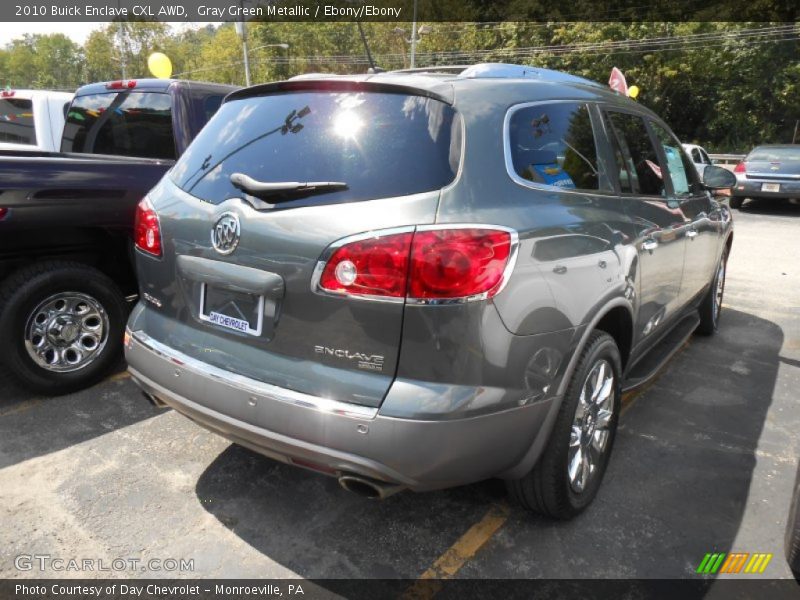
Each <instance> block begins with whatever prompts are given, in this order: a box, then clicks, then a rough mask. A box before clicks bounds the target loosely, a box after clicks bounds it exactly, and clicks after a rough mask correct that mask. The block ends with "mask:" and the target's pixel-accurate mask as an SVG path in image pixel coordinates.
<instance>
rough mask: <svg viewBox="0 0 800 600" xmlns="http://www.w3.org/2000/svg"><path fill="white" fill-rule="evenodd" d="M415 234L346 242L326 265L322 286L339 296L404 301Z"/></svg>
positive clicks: (320, 282)
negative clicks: (379, 297)
mask: <svg viewBox="0 0 800 600" xmlns="http://www.w3.org/2000/svg"><path fill="white" fill-rule="evenodd" d="M413 235H414V234H413V233H412V232H408V233H399V234H393V235H385V236H377V237H370V238H366V239H362V240H357V241H352V242H350V243H345V244H344V245H342V246H340V247H339V248H337V249H336V250H335V251H334V253H333V254H332V255H331V257H330V258H329V259H328V262H327V263H325V269H324V270H323V271H322V276H321V277H320V281H319V285H320V287H321V288H322V289H323V290H326V291H328V292H334V293H337V294H347V295H358V296H385V297H389V298H402V297H403V296H405V295H406V281H407V278H408V254H409V249H410V248H411V239H412V238H413Z"/></svg>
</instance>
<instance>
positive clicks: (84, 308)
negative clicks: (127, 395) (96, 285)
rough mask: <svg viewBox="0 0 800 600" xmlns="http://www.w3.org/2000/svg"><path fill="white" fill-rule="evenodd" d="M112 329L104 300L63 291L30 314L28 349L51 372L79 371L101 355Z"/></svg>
mask: <svg viewBox="0 0 800 600" xmlns="http://www.w3.org/2000/svg"><path fill="white" fill-rule="evenodd" d="M108 330H109V325H108V315H107V314H106V311H105V310H103V306H102V305H101V304H100V302H98V301H97V300H96V299H95V298H92V297H91V296H88V295H86V294H81V293H78V292H62V293H58V294H54V295H52V296H50V297H49V298H47V299H45V300H44V301H43V302H41V303H40V304H39V305H38V306H37V307H36V308H35V309H33V311H32V312H31V313H30V315H29V316H28V319H27V323H26V325H25V349H26V350H27V351H28V355H29V356H30V357H31V359H33V361H34V362H35V363H36V364H37V365H39V366H40V367H42V368H43V369H45V370H47V371H52V372H57V373H68V372H71V371H77V370H79V369H83V368H85V367H86V366H88V365H90V364H91V363H92V362H93V361H94V360H95V359H97V357H98V356H100V354H101V353H102V351H103V348H104V347H105V345H106V341H107V340H108Z"/></svg>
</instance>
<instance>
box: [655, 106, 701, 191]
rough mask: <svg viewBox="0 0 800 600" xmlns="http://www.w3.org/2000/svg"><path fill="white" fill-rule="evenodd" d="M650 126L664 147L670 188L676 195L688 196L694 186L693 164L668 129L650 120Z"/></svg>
mask: <svg viewBox="0 0 800 600" xmlns="http://www.w3.org/2000/svg"><path fill="white" fill-rule="evenodd" d="M650 126H651V127H652V128H653V131H654V132H655V134H656V138H658V141H659V143H660V144H661V147H662V148H663V149H664V156H666V157H667V169H668V170H669V176H670V179H671V180H672V189H673V190H674V192H675V195H676V196H688V195H689V194H691V192H692V189H693V187H694V176H695V173H696V171H695V170H694V165H693V164H692V163H691V162H690V161H689V158H688V157H687V156H686V153H685V152H684V151H683V146H681V143H680V142H679V141H678V140H677V139H676V138H675V136H674V135H672V134H671V133H670V132H669V131H667V130H666V129H664V128H663V127H662V126H661V125H659V124H658V123H654V122H652V121H650Z"/></svg>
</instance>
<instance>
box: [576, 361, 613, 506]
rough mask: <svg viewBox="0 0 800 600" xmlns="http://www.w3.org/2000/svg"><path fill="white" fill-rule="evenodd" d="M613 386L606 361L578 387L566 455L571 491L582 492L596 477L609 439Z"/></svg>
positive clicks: (600, 362) (611, 375)
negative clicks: (578, 393) (579, 390)
mask: <svg viewBox="0 0 800 600" xmlns="http://www.w3.org/2000/svg"><path fill="white" fill-rule="evenodd" d="M615 392H616V383H615V377H614V369H613V368H612V367H611V363H609V362H608V361H607V360H605V359H601V360H598V361H597V362H596V363H595V364H594V366H593V367H592V369H591V371H589V374H588V375H587V376H586V379H585V380H584V382H583V386H582V387H581V394H580V396H579V397H578V406H577V407H576V408H575V418H574V419H573V421H572V430H571V432H570V439H569V452H568V453H567V475H568V476H569V484H570V487H571V488H572V490H573V491H574V492H576V493H578V494H580V493H581V492H583V491H584V490H585V489H586V488H587V486H588V485H589V482H590V481H591V480H592V478H593V477H594V476H595V475H596V474H597V471H598V469H599V468H600V465H601V463H602V459H603V456H604V454H605V452H606V450H607V448H608V440H609V438H610V437H611V432H610V427H611V418H612V417H613V415H614V403H615V398H614V396H615Z"/></svg>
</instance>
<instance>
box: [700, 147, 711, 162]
mask: <svg viewBox="0 0 800 600" xmlns="http://www.w3.org/2000/svg"><path fill="white" fill-rule="evenodd" d="M700 155H701V156H702V157H703V162H704V163H705V164H707V165H710V164H712V162H711V159H710V158H709V157H708V154H706V151H705V150H700Z"/></svg>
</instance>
